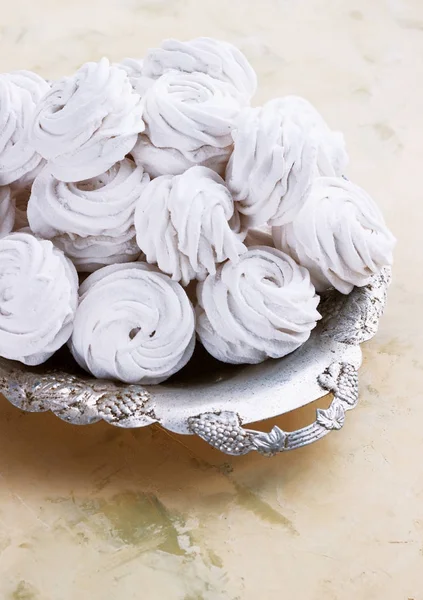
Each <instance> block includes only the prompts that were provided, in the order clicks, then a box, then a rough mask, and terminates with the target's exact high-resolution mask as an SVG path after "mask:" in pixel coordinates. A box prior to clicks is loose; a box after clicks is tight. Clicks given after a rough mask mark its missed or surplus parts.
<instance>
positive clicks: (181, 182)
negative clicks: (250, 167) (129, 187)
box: [135, 167, 246, 285]
mask: <svg viewBox="0 0 423 600" xmlns="http://www.w3.org/2000/svg"><path fill="white" fill-rule="evenodd" d="M135 229H136V231H137V242H138V245H139V247H140V248H141V250H142V251H143V252H144V253H145V255H146V257H147V261H148V262H150V263H157V265H158V266H159V268H160V269H161V270H162V271H163V272H165V273H168V274H169V275H171V276H172V278H173V279H175V280H176V281H182V283H183V284H184V285H186V284H188V282H189V281H190V280H192V279H204V278H205V277H206V275H207V274H208V273H215V272H216V263H220V262H223V261H224V260H226V259H228V258H231V259H232V260H233V261H235V262H236V261H237V259H238V256H239V255H240V254H242V253H243V252H245V251H246V248H245V246H244V244H243V243H242V240H243V239H244V237H245V232H244V231H242V230H241V227H240V221H239V218H238V214H237V212H236V210H235V209H234V202H233V200H232V197H231V195H230V193H229V191H228V189H227V188H226V186H225V183H224V181H223V179H222V178H221V177H219V175H217V173H215V172H214V171H212V170H210V169H207V168H206V167H192V168H191V169H189V170H188V171H186V172H185V173H183V174H182V175H178V176H175V177H172V176H170V175H164V176H162V177H158V178H157V179H154V180H153V181H151V182H150V184H149V185H148V186H147V187H146V188H145V190H144V192H143V194H142V196H141V199H140V200H139V202H138V204H137V207H136V210H135Z"/></svg>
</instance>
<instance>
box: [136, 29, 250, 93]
mask: <svg viewBox="0 0 423 600" xmlns="http://www.w3.org/2000/svg"><path fill="white" fill-rule="evenodd" d="M171 69H174V70H177V71H182V72H185V73H195V72H200V73H205V74H206V75H209V76H210V77H213V78H215V79H219V80H220V81H224V82H226V83H230V84H232V85H233V86H234V87H235V88H236V89H237V90H238V91H239V92H240V93H242V94H244V95H245V96H246V97H247V98H248V99H250V98H251V96H253V95H254V93H255V91H256V89H257V76H256V74H255V72H254V69H253V67H252V66H251V65H250V63H249V62H248V60H247V59H246V57H245V56H244V54H243V53H242V52H241V51H240V50H238V48H236V47H235V46H233V45H232V44H229V43H228V42H222V41H219V40H215V39H213V38H207V37H199V38H195V39H193V40H190V41H188V42H180V41H178V40H173V39H170V40H164V42H162V45H161V47H160V48H152V49H150V50H149V51H148V53H147V56H146V58H145V59H144V62H143V73H144V75H145V76H147V77H151V78H157V77H161V76H162V75H163V74H164V73H166V72H167V71H169V70H171Z"/></svg>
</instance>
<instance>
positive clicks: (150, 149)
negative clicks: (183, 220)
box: [131, 71, 244, 176]
mask: <svg viewBox="0 0 423 600" xmlns="http://www.w3.org/2000/svg"><path fill="white" fill-rule="evenodd" d="M143 103H144V121H145V124H146V129H145V134H144V135H141V136H140V138H139V141H138V143H137V145H136V146H135V148H133V150H132V152H131V154H132V156H133V157H134V159H135V161H136V162H137V163H138V164H141V165H143V166H145V168H146V170H147V171H148V170H149V169H150V170H151V175H153V176H158V175H168V174H172V175H177V174H179V173H183V172H184V171H185V170H187V169H188V168H189V167H192V166H194V165H207V166H209V167H211V168H214V169H215V170H220V171H223V169H224V167H225V165H226V163H227V161H228V158H229V155H230V153H231V151H232V136H231V131H232V128H233V126H234V122H235V119H236V117H237V115H238V114H239V112H240V110H241V106H242V105H243V104H244V100H243V97H242V96H241V95H240V94H239V93H238V92H237V91H236V90H235V88H234V87H233V86H232V85H230V84H228V83H225V82H223V81H219V80H218V79H213V78H212V77H210V76H209V75H206V74H204V73H180V72H178V71H167V72H166V73H165V74H164V75H163V76H162V77H160V79H158V80H157V81H156V82H155V84H154V85H153V86H152V87H150V88H149V89H148V90H147V92H146V93H145V96H144V98H143Z"/></svg>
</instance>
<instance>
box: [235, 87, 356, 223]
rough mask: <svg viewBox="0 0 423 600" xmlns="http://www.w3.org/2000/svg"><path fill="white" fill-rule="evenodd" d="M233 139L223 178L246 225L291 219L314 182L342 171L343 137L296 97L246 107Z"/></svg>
mask: <svg viewBox="0 0 423 600" xmlns="http://www.w3.org/2000/svg"><path fill="white" fill-rule="evenodd" d="M233 138H234V151H233V153H232V156H231V158H230V160H229V163H228V168H227V172H226V181H227V184H228V187H229V189H230V190H231V192H232V195H233V197H234V199H235V200H236V201H237V202H238V210H239V211H240V213H242V215H243V216H244V219H245V221H246V223H247V224H248V226H249V227H255V226H259V225H263V224H265V223H267V222H269V223H270V224H271V225H281V224H283V223H285V222H288V221H289V220H291V219H292V218H293V217H294V216H295V214H296V212H298V210H299V209H300V208H301V206H302V204H303V202H304V200H305V198H306V197H307V193H308V190H309V188H310V186H311V184H312V182H313V180H314V179H315V178H316V177H318V176H319V175H323V176H338V175H341V174H342V172H343V170H344V168H345V166H346V164H347V160H348V159H347V155H346V153H345V149H344V142H343V137H342V135H341V134H339V133H337V132H332V131H331V130H330V129H329V127H328V126H327V125H326V123H325V122H324V120H323V119H322V117H321V116H320V115H319V113H318V112H317V111H316V110H315V109H314V108H313V106H312V105H311V104H309V103H308V102H307V101H306V100H304V99H302V98H297V97H295V96H287V97H286V98H278V99H276V100H272V101H270V102H268V103H267V104H265V105H264V106H263V107H261V108H249V109H245V110H244V111H243V112H242V113H241V115H240V116H239V118H238V120H237V125H236V128H235V130H234V132H233Z"/></svg>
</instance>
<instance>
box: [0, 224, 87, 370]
mask: <svg viewBox="0 0 423 600" xmlns="http://www.w3.org/2000/svg"><path fill="white" fill-rule="evenodd" d="M77 304H78V277H77V274H76V271H75V268H74V266H73V265H72V263H71V262H70V260H68V259H67V258H66V257H65V256H64V254H63V253H62V252H61V251H60V250H58V249H57V248H55V247H54V246H53V244H52V243H51V242H49V241H44V240H38V239H37V238H35V237H34V236H32V235H30V234H27V233H12V234H11V235H9V236H7V237H5V238H3V239H2V240H0V356H3V357H4V358H9V359H11V360H19V361H21V362H23V363H24V364H27V365H38V364H41V363H43V362H44V361H46V360H47V359H48V358H49V357H50V356H52V354H53V353H54V352H55V351H56V350H58V349H59V348H60V347H61V346H63V344H65V343H66V342H67V340H68V339H69V337H70V335H71V333H72V327H73V319H74V316H75V311H76V307H77Z"/></svg>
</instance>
